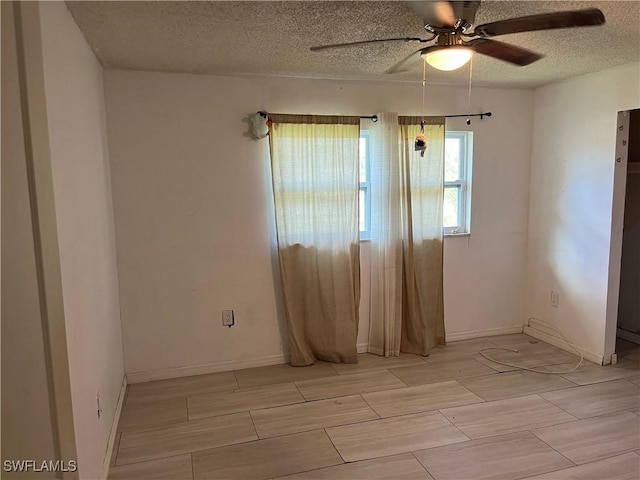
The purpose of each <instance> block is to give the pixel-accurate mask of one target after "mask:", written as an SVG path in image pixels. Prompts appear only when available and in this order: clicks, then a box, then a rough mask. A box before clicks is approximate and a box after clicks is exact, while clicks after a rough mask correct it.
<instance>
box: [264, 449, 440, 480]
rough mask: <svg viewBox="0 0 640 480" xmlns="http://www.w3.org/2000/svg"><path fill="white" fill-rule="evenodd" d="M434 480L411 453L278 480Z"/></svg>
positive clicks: (278, 479)
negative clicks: (373, 479)
mask: <svg viewBox="0 0 640 480" xmlns="http://www.w3.org/2000/svg"><path fill="white" fill-rule="evenodd" d="M372 478H375V479H376V480H433V477H432V476H431V475H429V473H427V471H426V470H425V469H424V468H423V467H422V465H420V462H418V460H416V459H415V457H414V456H413V455H411V454H410V453H405V454H404V455H394V456H392V457H383V458H375V459H373V460H363V461H361V462H353V463H345V464H342V465H336V466H334V467H326V468H322V469H320V470H312V471H310V472H303V473H298V474H295V475H287V476H286V477H278V478H277V479H276V480H370V479H372Z"/></svg>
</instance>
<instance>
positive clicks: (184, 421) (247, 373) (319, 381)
mask: <svg viewBox="0 0 640 480" xmlns="http://www.w3.org/2000/svg"><path fill="white" fill-rule="evenodd" d="M619 342H620V347H621V348H620V349H619V350H618V357H619V363H618V364H617V365H615V366H607V367H600V366H597V365H594V364H590V363H588V362H587V364H586V365H585V366H584V367H583V368H581V369H580V370H578V371H576V372H572V373H570V374H561V375H545V374H539V373H532V372H527V371H523V370H516V369H514V368H511V367H505V366H502V365H499V364H497V363H495V362H491V361H490V360H487V359H485V358H483V357H481V356H480V355H479V350H480V349H486V348H494V347H501V348H508V349H516V350H518V353H517V354H515V353H513V352H507V351H504V350H495V351H488V352H487V353H489V354H490V355H491V356H492V357H493V358H496V359H503V360H504V361H507V362H510V363H511V362H515V363H519V364H521V365H525V366H535V367H536V368H539V369H546V370H549V371H554V370H555V371H559V370H565V369H567V367H569V368H571V367H573V366H574V365H575V363H577V357H574V356H572V355H570V354H568V353H566V352H564V351H561V350H559V349H557V348H556V347H553V346H551V345H548V344H546V343H544V342H542V341H539V340H536V339H533V338H531V337H528V336H526V335H522V334H518V335H501V336H496V337H486V338H481V339H475V340H468V341H461V342H455V343H450V344H449V345H448V346H447V347H443V348H438V349H436V350H435V351H434V352H433V354H432V355H430V356H429V357H420V356H417V355H401V356H400V357H396V358H384V357H377V356H375V355H369V354H363V355H361V356H360V363H359V364H357V365H343V364H330V363H326V362H317V363H316V364H315V365H313V366H312V367H290V366H288V365H274V366H271V367H259V368H251V369H245V370H237V371H233V372H223V373H214V374H208V375H199V376H194V377H186V378H179V379H171V380H161V381H156V382H148V383H142V384H134V385H130V386H129V387H128V391H127V395H126V397H125V399H126V400H125V404H124V406H123V409H122V413H121V415H120V422H119V427H118V432H117V434H116V441H115V445H114V451H113V455H112V461H111V469H110V472H109V479H113V480H115V479H118V480H121V479H167V480H207V479H212V480H215V479H239V480H242V479H256V480H270V479H277V480H282V479H285V478H286V479H291V480H293V479H300V480H302V479H336V480H339V479H350V480H358V479H363V480H364V479H366V480H375V479H394V480H403V479H416V480H417V479H423V480H431V479H435V480H447V479H451V480H476V479H485V478H492V479H500V480H511V479H513V480H516V479H533V478H536V479H538V478H539V479H571V478H576V479H577V478H583V479H587V478H588V479H598V480H607V479H632V478H633V479H637V478H640V415H639V414H638V412H639V411H640V385H639V383H640V382H639V380H640V361H639V358H640V357H639V352H640V346H635V345H633V344H629V343H628V342H626V343H625V342H623V341H620V340H619ZM572 362H573V363H572Z"/></svg>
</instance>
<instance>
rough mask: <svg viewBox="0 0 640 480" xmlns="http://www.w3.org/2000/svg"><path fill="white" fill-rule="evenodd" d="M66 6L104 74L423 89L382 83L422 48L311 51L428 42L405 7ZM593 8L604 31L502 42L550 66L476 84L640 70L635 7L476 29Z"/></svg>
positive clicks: (484, 77) (486, 76)
mask: <svg viewBox="0 0 640 480" xmlns="http://www.w3.org/2000/svg"><path fill="white" fill-rule="evenodd" d="M67 6H68V8H69V10H70V11H71V13H72V15H73V16H74V18H75V20H76V22H77V23H78V25H79V26H80V29H81V30H82V32H83V33H84V35H85V37H86V38H87V40H88V42H89V44H90V45H91V47H92V48H93V49H94V51H95V53H96V55H97V57H98V59H99V60H100V61H101V62H102V64H103V65H104V66H105V67H107V68H117V69H133V70H149V71H168V72H190V73H197V74H222V75H231V74H258V75H293V76H304V77H318V78H340V79H377V80H400V81H419V80H420V79H421V76H422V67H421V65H419V66H417V67H416V69H415V70H414V71H411V72H407V73H402V74H394V75H386V74H384V71H385V70H386V69H388V68H389V67H391V66H392V65H394V64H395V63H396V62H397V61H399V60H400V59H402V58H403V57H405V56H406V55H408V54H409V53H411V52H412V51H415V50H418V48H419V47H420V45H417V44H413V43H410V44H405V43H403V42H397V43H394V42H390V43H385V44H375V45H369V46H358V47H349V48H343V49H336V50H331V51H323V52H311V51H309V47H311V46H314V45H323V44H329V43H341V42H351V41H360V40H369V39H376V38H386V37H405V36H421V37H423V38H426V37H427V35H426V32H424V29H423V25H422V21H421V20H420V18H419V17H418V16H417V15H416V14H415V13H414V12H413V10H412V9H411V8H410V7H409V6H407V5H406V2H402V1H395V2H380V1H357V2H349V1H337V2H324V1H281V2H265V1H257V2H251V1H240V2H229V1H218V2H190V1H178V2H136V1H124V2H111V1H108V2H107V1H105V2H75V1H74V2H67ZM592 7H596V8H600V9H601V10H602V11H603V12H604V14H605V17H606V19H607V23H606V25H604V26H602V27H586V28H576V29H567V30H553V31H546V32H531V33H521V34H514V35H505V36H502V37H497V38H496V40H500V41H504V42H507V43H512V44H515V45H519V46H522V47H525V48H528V49H530V50H534V51H536V52H539V53H542V54H544V55H545V57H544V58H543V59H542V60H540V61H538V62H536V63H534V64H532V65H530V66H527V67H515V66H512V65H510V64H507V63H504V62H501V61H499V60H495V59H492V58H489V57H485V56H483V55H476V56H475V59H474V80H475V82H474V83H476V84H485V85H496V86H514V87H516V86H517V87H532V86H538V85H542V84H545V83H548V82H552V81H556V80H561V79H564V78H569V77H572V76H576V75H581V74H584V73H589V72H595V71H599V70H604V69H606V68H611V67H615V66H618V65H623V64H626V63H631V62H637V61H640V1H638V0H630V1H599V2H569V1H545V2H539V1H519V2H511V1H483V2H482V4H481V6H480V8H479V9H478V12H477V15H476V21H475V24H476V25H479V24H482V23H487V22H491V21H495V20H501V19H505V18H510V17H516V16H523V15H531V14H534V13H544V12H552V11H557V10H574V9H582V8H592ZM423 46H424V45H423ZM468 75H469V73H468V67H463V68H462V69H460V70H459V71H457V72H438V71H436V70H434V69H432V68H430V67H428V68H427V81H428V82H442V83H464V82H466V81H467V80H468Z"/></svg>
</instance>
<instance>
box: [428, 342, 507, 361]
mask: <svg viewBox="0 0 640 480" xmlns="http://www.w3.org/2000/svg"><path fill="white" fill-rule="evenodd" d="M494 346H495V345H494V344H493V343H491V342H489V341H487V340H486V339H485V338H473V339H470V340H461V341H459V342H449V343H447V345H446V346H444V347H435V348H434V349H432V350H431V351H430V352H429V356H428V357H424V361H425V362H426V363H431V362H442V361H445V360H456V359H462V358H466V357H469V356H471V355H475V354H477V353H478V352H479V351H480V350H481V349H483V348H489V347H494Z"/></svg>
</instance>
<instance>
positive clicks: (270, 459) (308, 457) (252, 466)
mask: <svg viewBox="0 0 640 480" xmlns="http://www.w3.org/2000/svg"><path fill="white" fill-rule="evenodd" d="M340 463H342V458H340V455H338V452H337V451H336V449H335V448H334V447H333V445H332V444H331V440H329V437H328V436H327V434H326V433H325V432H324V431H323V430H316V431H313V432H305V433H299V434H296V435H286V436H284V437H277V438H270V439H268V440H258V441H257V442H250V443H244V444H241V445H234V446H230V447H222V448H216V449H213V450H208V451H204V452H197V453H194V454H193V470H194V476H195V478H196V480H201V479H202V480H210V479H214V478H220V479H222V478H224V479H229V480H234V479H238V480H251V479H256V480H257V479H264V478H270V477H277V476H283V475H289V474H292V473H298V472H303V471H307V470H314V469H318V468H322V467H328V466H330V465H338V464H340Z"/></svg>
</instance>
